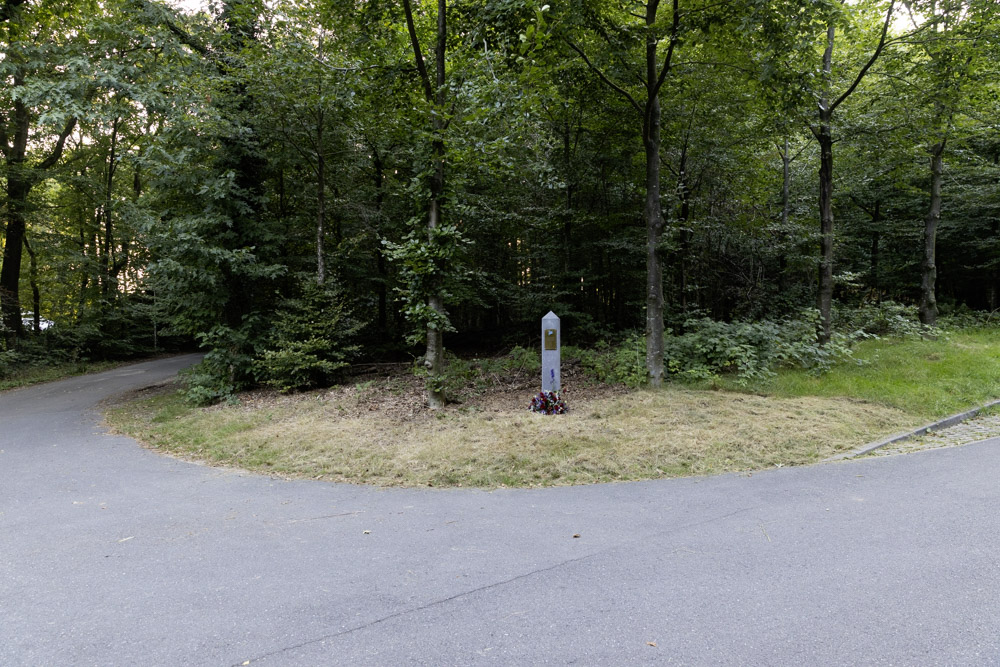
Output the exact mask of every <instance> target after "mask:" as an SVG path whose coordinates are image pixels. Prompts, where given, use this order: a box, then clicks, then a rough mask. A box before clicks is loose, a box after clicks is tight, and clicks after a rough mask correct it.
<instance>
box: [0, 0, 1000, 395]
mask: <svg viewBox="0 0 1000 667" xmlns="http://www.w3.org/2000/svg"><path fill="white" fill-rule="evenodd" d="M0 46H2V52H0V72H2V76H3V80H4V84H3V86H2V88H0V153H2V158H3V159H2V162H0V183H2V186H3V188H2V195H0V216H2V228H0V229H2V237H0V239H2V243H3V256H2V264H0V311H2V325H0V334H2V336H0V337H2V343H0V346H2V347H0V374H2V373H3V372H4V371H5V370H6V369H9V368H13V367H15V366H17V365H18V364H25V363H33V362H38V361H39V360H48V359H55V358H76V357H81V356H86V357H88V358H109V359H118V358H132V357H137V356H140V355H146V354H150V353H153V352H156V351H163V350H168V351H169V350H178V349H194V348H198V349H201V350H204V351H205V352H206V353H207V354H206V357H205V360H204V361H203V362H202V363H201V364H200V365H199V366H198V367H197V369H196V371H195V372H194V373H191V374H190V375H189V376H188V378H187V382H188V384H189V394H190V395H191V397H192V398H193V399H194V400H197V401H200V402H204V403H208V402H212V401H215V400H219V399H221V398H225V397H227V396H230V395H232V394H233V393H234V392H237V391H240V390H242V389H245V388H248V387H253V386H258V385H270V386H274V387H277V388H279V389H283V390H295V389H301V388H307V387H311V386H323V385H324V384H329V383H330V382H333V381H335V380H336V379H337V378H338V376H339V374H340V373H342V372H343V371H344V369H346V368H348V367H349V365H350V364H354V363H358V362H360V361H368V362H379V361H390V360H391V361H400V360H404V361H412V362H413V365H414V369H415V371H416V372H417V373H418V374H420V375H421V377H423V378H424V382H425V383H426V388H427V401H428V404H429V405H430V406H431V407H436V406H440V405H442V404H443V403H444V402H445V401H447V400H448V395H447V386H446V385H447V383H446V382H445V381H444V379H443V378H444V377H445V376H446V373H447V367H448V364H449V359H452V358H455V355H457V356H458V357H461V356H462V355H463V354H491V353H499V352H504V351H509V350H510V349H511V348H513V347H515V346H518V347H520V348H525V349H531V348H532V347H534V348H536V349H537V347H538V345H539V343H540V341H539V320H540V318H541V316H542V315H544V314H545V313H546V312H547V311H549V310H552V311H554V312H555V313H557V314H558V315H559V316H560V317H561V318H562V331H563V334H562V335H563V340H564V341H572V344H573V345H578V346H601V345H603V346H610V347H612V348H613V347H614V346H616V345H620V344H622V342H623V341H632V342H636V341H638V342H637V343H636V344H637V345H639V346H641V350H642V352H641V354H640V355H639V357H640V358H639V359H638V361H636V364H637V368H638V369H639V370H638V373H639V376H640V379H641V381H642V382H643V383H646V384H649V385H652V386H658V385H660V384H662V383H663V382H666V381H669V380H670V379H671V378H672V377H674V376H684V374H685V373H687V374H688V375H690V374H691V371H692V368H691V366H690V365H689V363H688V358H689V357H690V356H691V355H693V354H695V352H693V351H692V350H695V351H697V349H698V347H697V344H693V345H692V344H686V343H685V344H681V343H679V342H678V341H688V342H690V341H691V340H695V341H696V342H697V340H698V339H697V337H698V336H699V335H700V336H701V337H702V338H701V340H708V339H712V340H715V341H718V340H720V339H724V340H729V341H733V340H736V341H737V342H740V343H741V345H736V346H735V347H734V346H730V347H729V348H727V350H724V351H721V352H719V353H718V354H719V356H720V358H721V361H719V362H718V364H717V365H718V366H719V367H720V368H722V369H726V368H737V367H739V365H740V363H741V362H740V360H739V359H737V358H734V356H733V355H734V354H736V353H734V352H733V351H732V350H734V349H735V350H737V351H738V353H739V354H744V355H747V354H750V355H752V354H756V353H755V352H753V349H756V348H754V346H755V345H756V346H758V347H759V346H763V345H767V344H769V341H773V340H775V339H782V338H783V337H791V338H794V341H793V342H794V344H795V345H796V346H798V347H796V348H795V349H796V350H799V351H800V352H799V353H796V354H797V357H798V358H799V359H800V360H802V359H806V358H807V357H808V359H812V360H813V362H816V360H821V359H822V358H824V354H827V353H828V352H829V351H830V350H836V349H837V346H839V345H843V344H845V343H844V341H845V340H847V339H849V338H850V337H851V336H853V335H856V334H857V332H858V331H862V330H864V328H865V325H867V324H870V323H871V322H872V321H875V320H879V321H886V322H888V321H895V320H893V318H896V319H898V320H900V321H904V320H905V321H906V322H907V323H908V324H907V326H911V325H912V327H915V328H919V330H920V331H923V332H926V333H928V334H929V335H933V332H934V331H935V330H936V329H935V327H937V326H938V325H939V324H940V322H941V321H942V320H945V319H946V318H952V319H953V320H954V319H958V320H961V319H962V318H964V319H965V320H967V321H986V320H987V319H988V318H989V315H990V313H991V312H992V311H995V310H996V309H997V308H998V307H1000V189H998V185H1000V124H998V120H997V119H998V118H1000V97H998V93H1000V86H998V68H1000V2H997V1H996V0H977V1H975V2H970V1H964V0H912V1H906V2H899V1H896V0H892V1H890V2H884V1H881V0H876V1H873V0H851V1H848V0H645V1H641V0H213V1H212V2H208V3H206V6H205V7H203V8H202V9H200V10H197V11H194V10H187V9H184V10H182V9H178V8H175V7H173V6H172V5H171V4H169V3H166V2H164V1H162V0H0ZM897 326H902V325H897ZM915 330H917V329H915ZM720 332H721V333H720ZM685 336H686V337H687V338H685ZM691 336H695V339H692V338H691ZM713 337H714V338H713ZM742 343H746V344H745V345H743V344H742ZM632 347H633V348H634V347H635V345H633V346H632ZM803 350H805V352H802V351H803ZM703 351H704V350H702V352H703ZM810 355H811V356H810ZM790 356H794V355H790V354H785V355H784V357H783V358H784V359H786V360H787V358H788V357H790ZM803 363H805V362H803Z"/></svg>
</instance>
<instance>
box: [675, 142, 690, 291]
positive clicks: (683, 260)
mask: <svg viewBox="0 0 1000 667" xmlns="http://www.w3.org/2000/svg"><path fill="white" fill-rule="evenodd" d="M687 158H688V145H687V140H686V139H685V141H684V147H683V148H682V149H681V161H680V165H679V169H678V172H677V196H678V198H679V199H680V204H681V205H680V210H679V211H678V214H677V224H678V227H679V228H680V237H681V238H680V256H679V257H678V259H677V265H678V274H679V275H680V280H679V285H678V286H679V288H680V293H681V309H682V310H685V311H686V310H687V307H688V255H689V254H690V252H691V228H690V227H689V226H688V223H689V222H690V219H691V186H690V183H689V182H688V172H687Z"/></svg>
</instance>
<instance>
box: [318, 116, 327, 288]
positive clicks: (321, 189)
mask: <svg viewBox="0 0 1000 667" xmlns="http://www.w3.org/2000/svg"><path fill="white" fill-rule="evenodd" d="M325 236H326V156H325V155H324V154H323V111H322V109H321V110H319V121H318V124H317V125H316V282H317V283H319V284H320V285H322V284H324V283H325V282H326V257H325V255H326V250H325V248H324V239H325Z"/></svg>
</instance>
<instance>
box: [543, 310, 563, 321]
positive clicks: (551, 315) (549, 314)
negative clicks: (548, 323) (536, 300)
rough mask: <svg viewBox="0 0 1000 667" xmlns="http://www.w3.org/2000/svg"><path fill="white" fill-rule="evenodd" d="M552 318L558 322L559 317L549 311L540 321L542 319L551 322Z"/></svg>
mask: <svg viewBox="0 0 1000 667" xmlns="http://www.w3.org/2000/svg"><path fill="white" fill-rule="evenodd" d="M553 318H555V319H557V320H558V319H559V316H558V315H556V314H555V313H553V312H552V311H551V310H550V311H549V312H548V313H547V314H546V315H545V317H543V318H542V319H543V320H551V319H553Z"/></svg>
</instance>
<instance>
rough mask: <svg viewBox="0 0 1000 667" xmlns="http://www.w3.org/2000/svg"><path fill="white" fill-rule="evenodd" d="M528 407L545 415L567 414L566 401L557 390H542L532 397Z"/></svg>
mask: <svg viewBox="0 0 1000 667" xmlns="http://www.w3.org/2000/svg"><path fill="white" fill-rule="evenodd" d="M528 409H529V410H531V411H532V412H540V413H542V414H543V415H562V414H566V401H564V400H562V399H561V398H559V392H557V391H540V392H538V394H537V395H536V396H535V397H534V398H533V399H531V406H530V407H529V408H528Z"/></svg>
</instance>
